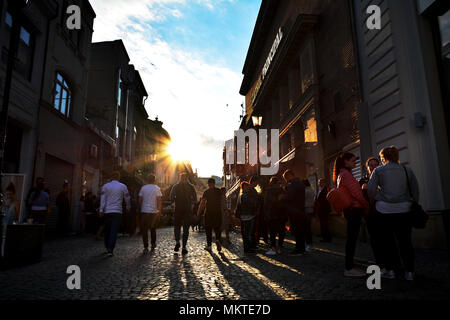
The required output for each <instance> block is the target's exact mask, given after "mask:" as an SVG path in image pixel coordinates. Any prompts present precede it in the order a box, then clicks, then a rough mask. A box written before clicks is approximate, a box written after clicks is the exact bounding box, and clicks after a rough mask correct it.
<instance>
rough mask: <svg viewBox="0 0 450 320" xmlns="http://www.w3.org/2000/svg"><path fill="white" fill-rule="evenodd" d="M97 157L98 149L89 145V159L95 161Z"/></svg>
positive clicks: (93, 145)
mask: <svg viewBox="0 0 450 320" xmlns="http://www.w3.org/2000/svg"><path fill="white" fill-rule="evenodd" d="M97 157H98V147H97V145H95V144H91V145H89V158H91V159H97Z"/></svg>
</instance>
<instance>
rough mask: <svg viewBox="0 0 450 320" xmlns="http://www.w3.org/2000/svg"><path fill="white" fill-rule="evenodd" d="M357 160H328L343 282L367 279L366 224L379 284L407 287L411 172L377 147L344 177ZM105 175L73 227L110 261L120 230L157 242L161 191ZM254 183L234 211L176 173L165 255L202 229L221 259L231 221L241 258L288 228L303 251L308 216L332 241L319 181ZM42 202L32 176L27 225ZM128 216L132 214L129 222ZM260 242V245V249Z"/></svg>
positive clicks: (65, 206)
mask: <svg viewBox="0 0 450 320" xmlns="http://www.w3.org/2000/svg"><path fill="white" fill-rule="evenodd" d="M356 161H357V157H356V156H355V155H354V154H352V153H348V152H346V153H342V154H340V155H339V156H338V157H337V158H336V160H335V163H334V169H333V181H332V182H333V184H334V186H335V187H336V188H337V189H339V190H341V191H343V192H344V193H345V194H346V196H345V197H346V198H348V204H347V205H346V207H345V208H343V209H342V212H337V213H340V214H342V215H343V216H344V217H345V220H346V225H347V239H346V244H345V266H344V275H345V276H348V277H362V276H365V275H366V272H364V271H363V270H360V269H357V268H356V267H355V265H354V255H355V250H356V245H357V242H358V237H359V234H360V229H361V225H362V222H363V221H364V220H365V223H366V226H367V231H368V234H369V237H370V244H371V247H372V250H373V255H374V258H375V261H376V263H377V265H379V266H380V267H381V268H382V270H381V275H382V277H385V278H395V277H397V276H398V275H399V274H400V273H403V275H404V277H405V278H406V279H407V280H413V279H414V248H413V245H412V240H411V231H412V224H411V213H410V211H411V205H412V203H413V202H414V201H415V202H417V201H418V199H419V187H418V182H417V179H416V177H415V175H414V172H413V171H412V170H411V168H409V167H405V166H403V165H401V164H400V162H399V151H398V150H397V149H396V148H395V147H393V146H391V147H387V148H384V149H382V150H381V151H380V153H379V158H377V157H371V158H369V159H368V160H367V161H366V169H367V174H366V175H365V176H364V177H363V178H362V179H361V180H360V181H357V180H356V179H355V177H354V176H353V173H352V171H353V169H355V167H356ZM110 178H111V179H110V181H109V182H108V183H106V184H105V185H104V186H103V187H102V190H101V196H100V199H98V198H97V197H96V196H95V195H93V194H92V193H91V192H87V193H86V194H85V195H84V196H83V198H82V199H81V204H80V206H81V211H82V215H81V217H80V230H83V231H84V230H85V231H87V232H90V233H93V234H96V236H97V239H100V238H101V235H102V234H103V238H104V244H105V248H106V253H107V254H108V255H109V256H113V255H114V253H113V252H114V248H115V245H116V240H117V236H118V233H119V232H120V231H121V228H122V232H128V233H129V234H130V235H134V234H135V231H136V229H137V227H138V228H139V233H140V235H141V236H142V241H143V247H144V249H143V252H144V253H147V252H149V251H154V250H155V249H156V245H157V234H156V229H157V226H158V223H159V220H160V218H161V215H162V192H161V190H160V188H159V187H158V186H157V185H156V178H155V176H154V175H152V174H150V175H149V176H148V181H147V182H148V183H147V184H146V185H144V186H142V187H141V189H140V190H139V192H138V193H137V190H136V191H135V190H130V189H129V188H128V187H127V186H126V185H125V184H123V183H121V182H119V181H120V174H119V173H118V172H114V173H113V174H112V175H111V177H110ZM259 183H260V181H259V178H258V177H251V178H250V179H249V181H248V182H247V181H243V182H241V185H240V192H239V196H238V198H237V201H236V206H235V207H234V208H231V205H230V201H228V200H227V198H226V197H225V194H226V190H225V188H221V189H219V188H217V187H216V185H215V184H216V182H215V180H214V179H212V178H211V179H209V180H208V188H207V190H206V191H205V192H204V193H203V195H202V197H201V198H200V200H199V201H197V193H196V190H195V187H194V186H193V185H192V184H191V183H190V181H189V177H188V175H187V174H186V173H181V174H180V176H179V181H178V183H176V184H175V185H173V187H172V189H171V192H170V201H172V202H174V204H175V211H174V217H173V223H174V238H175V246H174V251H175V252H178V251H179V250H180V249H181V253H182V254H183V255H185V254H187V253H188V249H187V243H188V238H189V230H190V228H193V230H195V228H197V230H204V231H205V235H206V246H205V250H207V251H209V252H212V244H213V242H214V244H215V245H216V250H217V251H218V252H221V251H222V246H223V245H224V244H226V245H230V244H231V242H230V236H229V234H230V230H231V229H232V227H233V226H234V225H235V224H238V225H239V226H240V230H241V234H242V242H243V249H244V253H245V254H254V253H256V252H257V251H258V250H260V249H262V248H266V249H265V250H266V251H265V254H267V255H277V254H281V253H282V252H283V251H284V250H283V243H284V239H285V237H286V232H287V231H289V232H290V234H291V235H292V236H293V237H294V238H295V247H294V248H293V250H292V251H291V252H290V253H289V254H290V255H293V256H301V255H304V254H305V253H307V252H311V250H312V240H313V237H312V232H311V222H312V219H313V217H316V218H317V219H318V221H319V225H320V231H321V232H320V233H321V238H322V239H321V240H320V241H323V242H331V241H332V234H331V232H330V228H329V217H330V213H331V212H332V211H333V208H334V206H333V203H332V202H331V200H330V199H331V198H330V197H329V194H330V193H331V192H330V188H328V186H327V182H326V180H325V179H323V178H322V179H319V180H318V184H317V188H316V190H315V189H313V188H312V187H311V184H310V182H309V181H308V180H307V179H306V180H301V179H300V178H298V177H296V175H295V173H294V172H293V171H292V170H286V171H285V172H283V174H282V179H281V178H280V177H278V176H273V177H271V178H270V180H269V184H268V186H266V187H264V188H263V189H262V188H261V186H260V188H257V186H258V185H259ZM257 189H258V190H259V192H258V191H257ZM130 191H131V192H130ZM68 192H69V190H68V184H67V182H65V183H64V185H63V189H62V191H61V192H60V193H59V194H58V196H57V198H56V206H57V207H58V212H59V219H58V230H60V231H61V232H62V233H64V232H67V231H68V229H69V225H70V224H69V216H70V203H69V196H68ZM130 193H131V196H130ZM14 194H15V190H14V186H8V188H7V189H6V195H7V198H6V201H4V203H3V205H2V212H3V213H4V218H3V220H4V221H3V222H4V223H5V219H6V220H8V221H6V223H9V221H13V220H14V219H16V218H17V215H18V210H17V202H16V201H15V196H14ZM333 201H334V200H333ZM49 205H50V195H49V191H48V190H47V189H45V186H44V179H43V178H37V180H36V186H35V187H34V188H33V189H32V190H31V191H30V193H29V196H28V197H27V206H28V208H29V210H30V216H29V217H30V219H32V220H33V221H35V222H37V223H42V224H45V223H46V217H47V214H48V212H49ZM131 211H132V212H134V214H132V215H130V212H131ZM124 217H125V219H124ZM127 217H128V218H127ZM130 217H131V218H130ZM125 220H126V221H125ZM128 220H130V221H131V222H130V221H128ZM127 221H128V222H127ZM124 225H125V227H124ZM127 225H129V226H130V227H127ZM181 229H183V232H182V233H181ZM149 232H150V234H151V237H150V249H149V238H148V233H149ZM222 232H224V233H225V240H222ZM213 235H214V237H213ZM261 238H262V239H263V241H264V242H265V243H266V245H267V247H266V246H265V245H262V246H260V245H259V244H260V240H261Z"/></svg>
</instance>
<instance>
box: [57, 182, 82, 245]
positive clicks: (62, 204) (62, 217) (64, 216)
mask: <svg viewBox="0 0 450 320" xmlns="http://www.w3.org/2000/svg"><path fill="white" fill-rule="evenodd" d="M56 207H57V208H58V220H57V221H58V222H57V227H56V229H57V230H58V233H59V235H61V236H63V235H66V234H68V233H69V228H70V227H69V226H70V223H69V220H70V200H69V182H68V181H67V180H66V181H64V183H63V185H62V190H61V192H60V193H59V194H58V196H57V197H56ZM81 211H82V210H81Z"/></svg>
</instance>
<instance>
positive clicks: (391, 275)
mask: <svg viewBox="0 0 450 320" xmlns="http://www.w3.org/2000/svg"><path fill="white" fill-rule="evenodd" d="M381 277H382V278H385V279H395V272H394V270H387V269H385V268H383V269H381Z"/></svg>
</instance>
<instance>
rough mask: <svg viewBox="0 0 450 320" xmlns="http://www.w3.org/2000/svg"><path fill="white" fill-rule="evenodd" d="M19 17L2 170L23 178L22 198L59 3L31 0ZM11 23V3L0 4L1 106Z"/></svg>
mask: <svg viewBox="0 0 450 320" xmlns="http://www.w3.org/2000/svg"><path fill="white" fill-rule="evenodd" d="M19 14H20V17H19V18H18V23H19V25H20V33H19V34H20V35H19V39H18V40H19V41H18V42H19V43H18V45H17V48H16V51H17V52H16V61H15V66H14V69H13V75H12V82H11V89H10V98H9V108H8V120H7V138H6V145H5V155H4V161H3V168H1V171H2V173H6V174H20V175H23V177H24V187H23V190H22V191H19V188H17V189H16V192H17V194H16V196H17V197H18V198H22V199H23V198H25V197H26V193H27V192H28V190H29V189H30V188H31V186H32V184H33V176H34V163H35V152H36V147H37V138H38V127H39V120H38V119H39V110H40V100H41V97H42V94H43V90H44V75H45V70H46V65H47V63H48V58H47V56H46V55H47V47H48V43H49V41H50V40H49V39H50V33H51V26H50V24H51V21H53V20H54V19H56V17H57V15H58V4H57V3H56V2H55V1H51V0H49V1H33V2H31V3H30V4H29V5H28V6H27V7H26V8H25V9H23V10H21V12H20V13H19ZM12 24H13V15H12V13H11V9H10V1H0V47H1V61H0V88H1V91H0V102H1V103H3V94H4V85H5V77H6V67H7V60H8V58H7V57H8V52H9V41H10V37H11V32H12V31H11V28H12ZM19 192H21V193H24V194H19ZM24 207H25V206H24V205H22V206H21V214H22V216H23V215H24V214H26V212H25V210H24V209H25V208H24Z"/></svg>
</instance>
